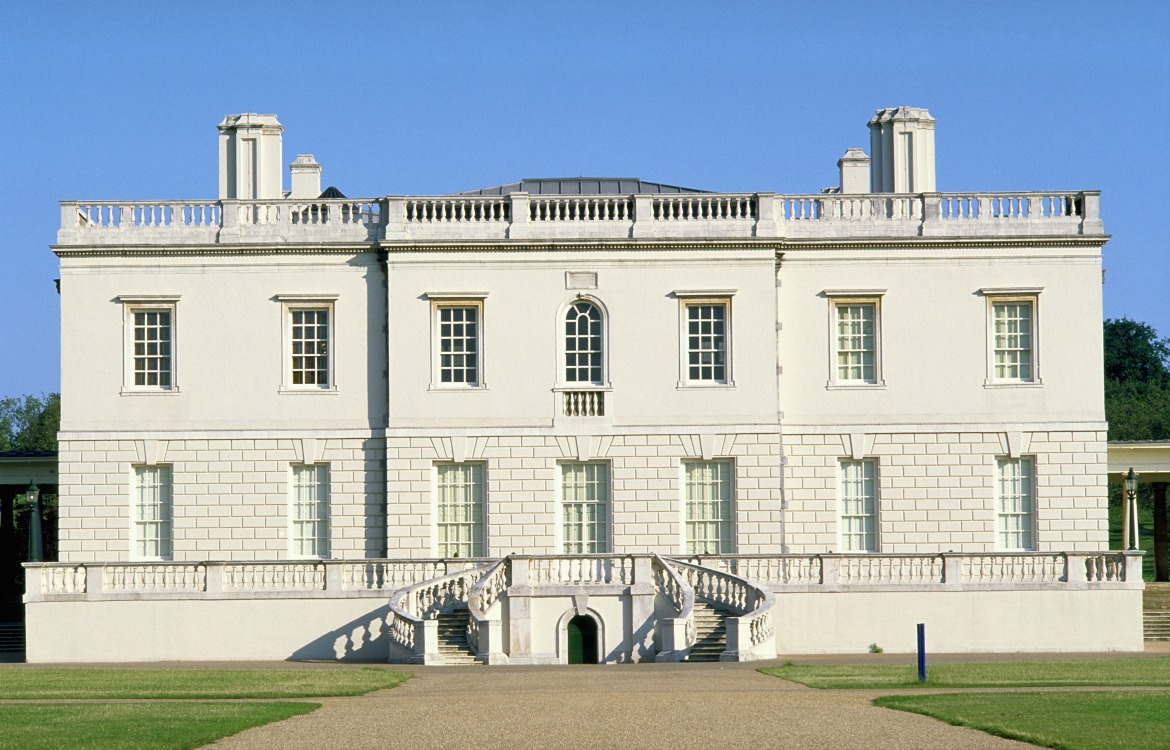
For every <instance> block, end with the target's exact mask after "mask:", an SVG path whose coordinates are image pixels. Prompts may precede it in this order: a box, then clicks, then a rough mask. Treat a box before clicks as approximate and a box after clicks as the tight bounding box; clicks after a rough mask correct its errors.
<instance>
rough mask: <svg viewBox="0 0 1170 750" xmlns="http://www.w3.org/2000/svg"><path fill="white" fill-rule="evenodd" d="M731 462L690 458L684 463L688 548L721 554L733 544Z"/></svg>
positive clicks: (729, 550) (692, 550)
mask: <svg viewBox="0 0 1170 750" xmlns="http://www.w3.org/2000/svg"><path fill="white" fill-rule="evenodd" d="M733 469H734V464H733V463H732V462H731V461H687V462H686V463H684V464H683V473H684V475H685V476H684V480H685V482H684V483H685V485H686V487H685V492H686V498H685V504H686V551H687V553H688V554H692V555H722V554H727V553H730V552H731V551H732V545H731V497H732V479H731V477H732V473H733Z"/></svg>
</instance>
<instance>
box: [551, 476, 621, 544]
mask: <svg viewBox="0 0 1170 750" xmlns="http://www.w3.org/2000/svg"><path fill="white" fill-rule="evenodd" d="M609 492H610V491H609V464H607V463H604V462H593V463H573V464H562V465H561V513H562V519H563V524H562V529H563V532H564V552H565V554H568V555H578V554H589V553H606V552H609V497H610V494H609Z"/></svg>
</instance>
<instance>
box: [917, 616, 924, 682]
mask: <svg viewBox="0 0 1170 750" xmlns="http://www.w3.org/2000/svg"><path fill="white" fill-rule="evenodd" d="M918 681H919V682H926V623H924V622H920V623H918Z"/></svg>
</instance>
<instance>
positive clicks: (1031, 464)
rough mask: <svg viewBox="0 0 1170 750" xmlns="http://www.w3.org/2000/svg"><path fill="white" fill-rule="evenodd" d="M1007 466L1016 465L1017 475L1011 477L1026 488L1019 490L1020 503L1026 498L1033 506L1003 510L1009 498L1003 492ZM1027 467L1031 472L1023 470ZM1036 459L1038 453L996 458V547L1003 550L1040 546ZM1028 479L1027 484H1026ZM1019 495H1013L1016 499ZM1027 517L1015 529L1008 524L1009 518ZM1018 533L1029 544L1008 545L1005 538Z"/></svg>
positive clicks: (1035, 549)
mask: <svg viewBox="0 0 1170 750" xmlns="http://www.w3.org/2000/svg"><path fill="white" fill-rule="evenodd" d="M1007 465H1015V466H1017V467H1019V468H1018V471H1017V473H1016V474H1015V476H1013V477H1010V478H1009V479H1012V480H1018V481H1019V484H1020V487H1021V489H1024V488H1026V490H1027V492H1026V493H1025V492H1020V493H1019V495H1018V498H1019V500H1020V503H1021V505H1022V504H1023V501H1025V500H1026V501H1027V503H1028V504H1029V505H1030V507H1029V508H1028V510H1026V511H1022V510H1013V511H1010V512H1008V511H1005V510H1004V500H1005V499H1007V498H1006V497H1005V495H1004V492H1003V486H1004V479H1005V477H1004V467H1005V466H1007ZM1025 466H1027V467H1028V472H1030V474H1025V473H1024V467H1025ZM1036 469H1037V461H1036V456H1035V455H1032V454H1027V455H1022V456H1017V457H1014V458H1013V457H1012V456H996V457H995V549H996V550H997V551H1001V552H1036V551H1037V550H1038V549H1039V546H1038V545H1037V539H1036V537H1037V534H1036V531H1037V523H1036V492H1037V489H1038V487H1039V482H1038V481H1037V472H1036ZM1025 480H1026V483H1025ZM1016 497H1017V495H1016V494H1014V493H1013V494H1012V498H1013V499H1015V498H1016ZM1009 517H1010V518H1015V519H1026V526H1019V527H1015V528H1012V529H1009V528H1008V527H1007V523H1006V519H1007V518H1009ZM1011 534H1015V535H1017V536H1019V537H1021V538H1022V539H1026V540H1027V542H1029V543H1028V544H1025V545H1022V546H1018V547H1012V546H1009V545H1007V544H1006V542H1005V539H1006V537H1007V536H1008V535H1011Z"/></svg>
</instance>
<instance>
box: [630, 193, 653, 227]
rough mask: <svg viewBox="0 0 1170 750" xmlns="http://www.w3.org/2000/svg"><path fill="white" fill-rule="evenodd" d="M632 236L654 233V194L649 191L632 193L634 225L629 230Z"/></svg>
mask: <svg viewBox="0 0 1170 750" xmlns="http://www.w3.org/2000/svg"><path fill="white" fill-rule="evenodd" d="M630 234H631V235H632V236H634V237H649V236H650V235H652V234H654V196H653V195H651V194H649V193H635V194H634V225H633V229H631V230H630Z"/></svg>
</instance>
